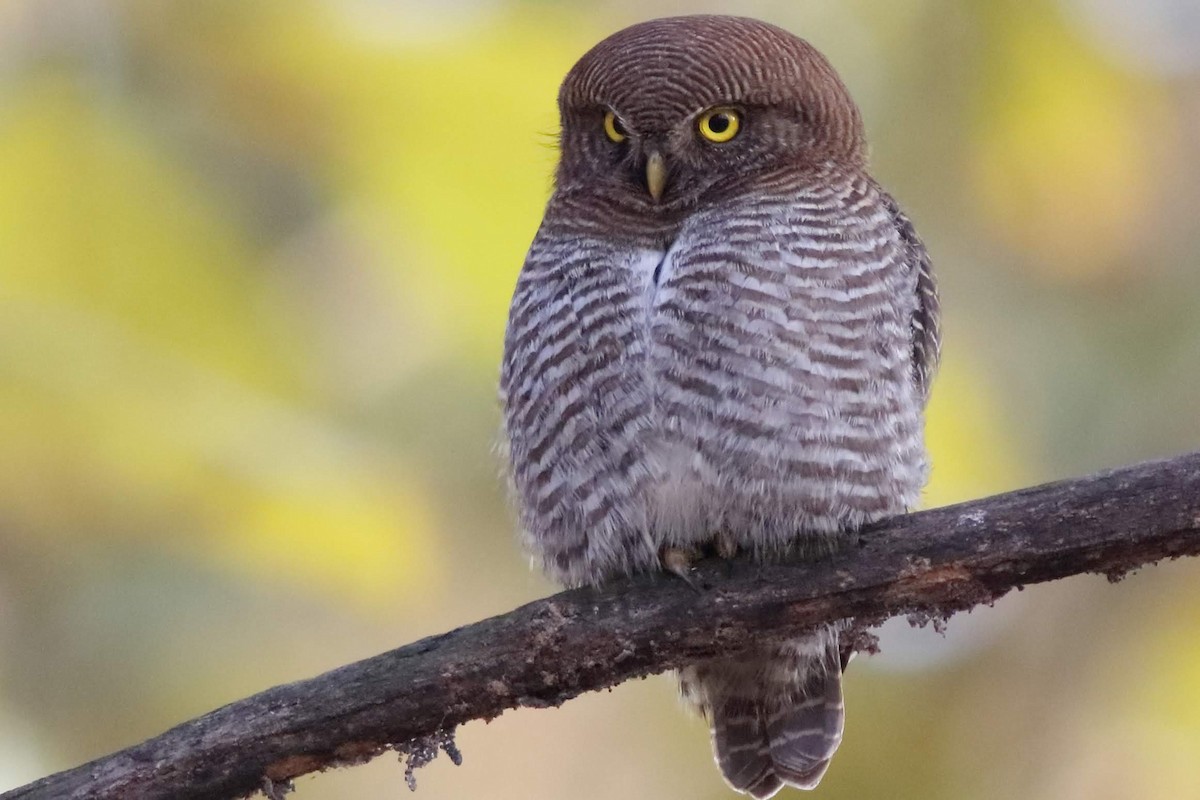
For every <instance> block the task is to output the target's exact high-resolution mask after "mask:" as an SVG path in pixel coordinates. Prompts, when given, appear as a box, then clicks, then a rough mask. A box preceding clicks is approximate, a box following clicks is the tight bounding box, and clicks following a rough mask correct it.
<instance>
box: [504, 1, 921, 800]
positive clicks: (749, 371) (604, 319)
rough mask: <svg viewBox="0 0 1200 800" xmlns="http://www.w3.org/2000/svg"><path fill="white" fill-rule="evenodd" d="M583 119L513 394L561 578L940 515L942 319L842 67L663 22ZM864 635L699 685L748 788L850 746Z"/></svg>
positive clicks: (588, 65) (779, 649)
mask: <svg viewBox="0 0 1200 800" xmlns="http://www.w3.org/2000/svg"><path fill="white" fill-rule="evenodd" d="M558 102H559V111H560V114H561V119H562V137H561V157H560V161H559V164H558V169H557V173H556V176H555V187H554V193H553V196H552V197H551V198H550V201H549V204H548V205H547V207H546V213H545V217H544V219H543V220H542V224H541V227H540V229H539V230H538V233H537V236H536V238H535V239H534V241H533V244H532V246H531V247H530V249H529V254H528V256H527V257H526V260H525V265H524V267H523V269H522V270H521V273H520V277H519V279H518V281H517V286H516V290H515V293H514V296H513V300H512V308H511V312H510V316H509V322H508V331H507V334H506V337H505V343H504V363H503V369H502V375H501V399H502V401H503V403H504V426H505V433H506V437H507V440H508V445H509V446H508V452H509V459H510V468H511V478H512V481H513V486H514V494H515V496H516V499H517V504H518V506H519V509H520V519H521V524H522V527H523V530H524V532H525V537H526V541H527V544H528V546H529V547H530V549H531V550H532V551H533V553H535V554H536V556H537V558H538V560H539V561H540V562H541V564H542V566H543V567H544V568H545V570H546V571H547V572H548V573H549V574H550V575H551V576H552V577H554V578H555V579H557V580H559V581H561V582H562V583H564V584H567V585H569V586H577V585H581V584H591V583H599V582H601V581H604V580H606V579H608V578H611V577H614V576H617V575H623V574H626V573H631V572H636V571H642V570H652V569H658V568H660V567H664V566H665V567H667V568H668V569H674V570H676V571H686V570H687V565H686V558H687V557H688V555H689V554H691V553H694V552H697V551H699V550H701V549H704V548H706V547H709V546H711V547H713V548H714V549H716V550H717V551H718V552H720V553H722V554H725V555H728V554H730V553H732V552H734V551H736V550H742V551H745V552H748V553H750V554H751V555H753V556H757V557H771V556H775V555H779V554H783V553H785V552H786V551H788V550H789V549H794V548H797V547H802V548H804V549H813V548H814V547H816V548H818V549H819V548H821V547H825V548H828V547H829V546H831V545H832V544H834V543H835V542H836V540H837V538H838V537H839V535H844V534H845V533H846V532H848V531H854V530H856V529H858V528H859V527H861V526H862V525H864V524H865V523H869V522H872V521H874V520H878V519H880V518H882V517H886V516H890V515H894V514H899V513H902V512H904V511H906V510H908V509H909V508H910V507H911V506H913V505H914V504H915V503H916V502H917V499H918V495H919V492H920V490H921V487H922V485H923V484H924V482H925V478H926V473H927V467H926V456H925V448H924V441H923V429H924V421H923V412H924V406H925V401H926V397H927V392H928V388H929V382H930V379H931V377H932V373H933V371H934V368H935V366H936V362H937V354H938V327H937V319H938V301H937V295H936V291H935V287H934V280H933V275H932V273H931V271H930V265H929V260H928V258H927V256H926V253H925V248H924V247H923V246H922V244H921V241H920V240H919V239H918V238H917V235H916V233H915V231H914V230H913V227H912V225H911V223H910V222H909V221H908V218H907V217H905V216H904V214H903V212H901V211H900V208H899V206H898V205H897V204H896V201H895V200H893V199H892V198H891V196H889V195H888V194H887V192H885V191H884V190H883V189H882V188H881V187H880V186H879V184H877V183H876V182H875V181H874V179H872V178H871V176H870V175H869V174H868V173H867V170H866V144H865V141H864V133H863V125H862V119H861V117H860V115H859V111H858V108H857V107H856V106H855V104H854V102H853V100H851V99H850V96H849V94H848V93H847V91H846V88H845V86H843V85H842V82H841V81H840V80H839V78H838V76H837V74H836V73H835V72H834V70H833V68H832V67H831V66H830V65H829V62H827V61H826V60H825V58H824V57H823V56H822V55H821V54H820V53H818V52H817V51H816V50H815V49H814V48H813V47H812V46H811V45H809V44H808V43H807V42H805V41H803V40H801V39H798V38H797V37H795V36H793V35H791V34H790V33H788V32H786V31H784V30H781V29H779V28H777V27H774V26H772V25H768V24H765V23H762V22H758V21H755V20H750V19H741V18H734V17H719V16H693V17H677V18H669V19H660V20H654V21H651V22H647V23H643V24H640V25H635V26H633V27H631V28H627V29H625V30H623V31H620V32H618V33H616V34H614V35H613V36H611V37H609V38H608V39H605V40H604V41H602V42H600V44H598V45H596V46H595V47H594V48H592V50H591V51H589V52H588V53H587V54H585V55H584V56H583V58H581V59H580V61H579V62H578V63H577V64H576V65H575V66H574V68H572V69H571V71H570V73H569V74H568V75H567V77H566V79H565V80H564V81H563V84H562V88H561V90H560V92H559V98H558ZM838 632H839V628H838V626H829V627H826V628H824V629H822V630H820V631H818V632H816V633H815V634H813V635H811V636H806V637H804V638H800V639H796V640H794V641H790V642H787V643H786V644H783V645H778V644H776V645H766V644H764V645H763V646H762V647H760V648H758V649H757V650H754V651H752V652H749V653H742V654H738V655H736V656H729V657H723V658H717V659H715V660H712V661H708V662H704V663H700V664H696V665H694V666H692V667H689V668H687V669H684V670H683V671H682V672H681V674H680V683H681V686H682V688H683V693H684V696H685V698H686V699H687V700H688V701H690V702H691V703H693V704H694V705H696V706H697V707H699V708H700V709H701V710H702V711H703V713H704V714H705V716H706V717H707V718H708V720H709V721H710V723H711V726H712V741H713V747H714V750H715V752H716V759H717V763H718V765H719V766H720V769H721V772H722V773H723V774H724V776H725V779H726V780H727V781H728V782H729V784H730V785H731V786H732V787H733V788H734V789H737V790H739V791H742V792H746V793H748V794H750V795H753V796H754V797H756V798H764V797H770V796H771V795H773V794H774V793H775V792H776V791H778V790H779V789H780V788H781V787H782V786H783V785H785V784H790V785H792V786H797V787H800V788H812V787H814V786H816V785H817V783H818V782H819V781H820V779H821V777H822V775H823V774H824V772H825V770H826V768H827V766H828V764H829V760H830V758H831V757H832V756H833V753H834V751H835V750H836V749H837V746H838V743H839V742H840V740H841V737H842V722H843V706H842V690H841V673H842V666H843V664H842V663H841V661H840V658H839V648H838Z"/></svg>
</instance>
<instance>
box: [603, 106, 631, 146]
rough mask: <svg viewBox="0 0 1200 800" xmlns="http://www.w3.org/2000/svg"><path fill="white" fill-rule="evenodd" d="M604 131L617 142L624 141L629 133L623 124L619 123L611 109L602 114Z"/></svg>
mask: <svg viewBox="0 0 1200 800" xmlns="http://www.w3.org/2000/svg"><path fill="white" fill-rule="evenodd" d="M604 132H605V133H606V134H608V138H609V139H611V140H612V141H614V142H617V143H620V142H623V141H625V138H626V137H627V136H628V135H629V134H628V133H627V132H626V130H625V126H624V125H622V124H621V120H619V119H617V115H616V114H614V113H613V112H612V111H609V112H607V113H606V114H605V115H604Z"/></svg>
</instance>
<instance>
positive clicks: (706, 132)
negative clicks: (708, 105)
mask: <svg viewBox="0 0 1200 800" xmlns="http://www.w3.org/2000/svg"><path fill="white" fill-rule="evenodd" d="M741 125H742V120H741V117H740V116H739V115H738V112H736V111H734V110H733V109H732V108H714V109H713V110H712V111H706V112H704V114H703V115H702V116H701V117H700V121H699V122H697V123H696V127H697V129H699V131H700V135H701V136H703V137H704V138H705V139H707V140H708V141H710V142H716V143H717V144H721V143H722V142H728V141H729V140H730V139H732V138H733V137H735V136H737V134H738V128H740V127H741Z"/></svg>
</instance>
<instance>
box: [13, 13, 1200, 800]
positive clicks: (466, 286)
mask: <svg viewBox="0 0 1200 800" xmlns="http://www.w3.org/2000/svg"><path fill="white" fill-rule="evenodd" d="M720 10H736V11H738V12H740V13H749V14H753V15H756V16H760V17H763V18H766V19H769V20H772V21H774V22H777V23H779V24H781V25H784V26H785V27H788V28H789V29H791V30H793V31H796V32H797V33H799V34H801V35H803V36H805V37H807V38H809V39H810V40H812V41H813V42H814V43H815V44H817V45H818V46H819V47H820V48H821V49H822V50H824V51H825V52H826V53H827V54H828V55H829V56H830V58H831V59H832V60H833V62H834V63H835V65H837V66H838V68H839V69H840V70H841V72H842V73H843V75H844V77H845V78H846V80H847V82H848V83H849V84H850V86H851V89H852V91H853V92H854V93H855V95H856V97H857V98H858V99H859V101H860V103H861V104H862V106H863V109H864V112H865V115H866V118H867V120H868V127H869V132H870V134H871V138H872V141H873V143H874V169H875V172H876V174H877V175H878V176H879V177H880V178H881V179H882V180H883V181H884V183H885V184H886V185H888V186H889V187H890V188H892V189H893V191H894V193H895V194H896V195H897V196H898V197H899V198H900V199H901V201H902V202H903V204H904V205H905V207H906V208H907V209H908V210H909V212H910V214H911V216H913V218H914V219H915V220H916V222H917V224H918V227H919V228H920V230H921V231H922V233H923V234H924V236H925V238H926V240H927V242H928V244H929V246H930V249H931V251H932V253H933V256H934V258H935V261H936V263H937V265H938V268H939V272H940V276H941V280H942V286H943V295H944V304H945V308H946V322H945V328H946V351H945V352H946V358H945V366H944V370H943V373H942V375H941V377H940V378H939V381H938V383H937V384H936V386H935V393H934V401H933V406H932V409H931V412H930V419H929V426H930V427H929V435H930V440H931V444H932V449H933V455H934V464H935V467H934V476H933V481H932V484H931V486H930V487H929V490H928V493H927V502H928V503H929V504H930V505H940V504H943V503H948V502H954V501H958V500H962V499H968V498H971V497H976V496H980V495H983V494H987V493H992V492H996V491H1002V490H1005V489H1010V488H1015V487H1017V486H1020V485H1025V484H1028V483H1033V482H1036V481H1040V480H1046V479H1050V478H1055V477H1065V476H1068V475H1072V474H1079V473H1083V472H1087V471H1090V470H1093V469H1096V468H1100V467H1103V466H1109V465H1116V464H1120V463H1125V462H1131V461H1136V460H1139V459H1142V458H1147V457H1152V456H1156V455H1166V454H1169V453H1172V452H1177V451H1181V450H1186V449H1193V448H1195V447H1196V446H1197V444H1198V443H1200V401H1198V400H1197V398H1198V397H1200V369H1198V366H1200V313H1198V312H1200V263H1198V262H1200V258H1198V256H1200V229H1198V228H1197V225H1196V221H1197V218H1198V214H1197V211H1198V210H1200V145H1198V144H1197V142H1200V59H1198V58H1196V57H1195V56H1194V55H1192V54H1194V53H1197V52H1200V12H1198V11H1197V10H1196V9H1195V8H1194V7H1193V4H1192V3H1189V2H1186V1H1184V0H1175V1H1173V0H1156V2H1154V3H1146V4H1138V3H1134V2H1129V3H1126V4H1122V3H1121V2H1119V1H1118V0H1108V2H1102V1H1101V0H1069V1H1068V0H1063V2H1059V3H1055V2H1051V1H1050V0H1028V1H1026V2H1018V1H1017V0H979V2H974V3H958V2H952V0H897V1H896V2H889V3H886V4H884V3H877V2H867V0H850V1H849V2H840V3H833V2H824V1H823V0H813V1H812V2H804V3H793V2H783V1H782V0H780V1H779V2H754V3H748V4H737V5H736V6H735V5H734V4H726V5H724V6H722V4H719V3H698V2H694V3H688V2H670V1H669V0H642V2H638V3H632V2H627V1H621V0H609V1H608V2H601V3H592V4H572V3H567V2H533V1H532V0H528V1H526V2H519V1H518V0H490V2H487V1H484V0H476V1H475V2H472V1H471V0H447V1H446V2H442V3H421V2H411V1H410V2H383V0H343V1H342V2H338V1H337V0H324V1H323V2H322V1H320V0H289V2H282V0H254V2H234V0H199V1H198V2H181V1H179V0H173V1H171V0H169V1H167V2H162V1H161V0H108V1H107V2H106V1H104V0H54V2H43V1H42V0H0V790H3V789H5V788H10V787H12V786H16V785H18V784H20V783H23V782H25V781H27V780H31V779H33V778H35V777H38V776H39V775H41V774H44V773H46V772H49V771H53V770H57V769H61V768H65V767H68V766H71V765H73V764H75V763H78V762H80V761H83V760H86V759H90V758H93V757H96V756H99V755H102V754H104V753H105V752H108V751H111V750H113V749H116V748H120V747H123V746H126V745H128V744H131V743H134V742H136V741H139V740H141V739H143V738H145V737H148V736H150V735H153V734H155V733H158V732H159V731H161V730H162V729H164V728H166V727H168V726H170V725H172V724H174V723H176V722H178V721H180V720H182V719H184V718H187V717H190V716H193V715H195V714H198V713H201V712H203V711H206V710H208V709H210V708H212V707H215V706H217V705H219V704H222V703H224V702H227V701H230V700H233V699H236V698H238V697H240V696H243V695H246V694H249V693H252V692H254V691H257V690H260V689H262V688H265V687H267V686H269V685H272V684H275V683H279V682H284V681H289V680H294V679H297V678H300V677H305V676H308V675H312V674H315V673H317V672H319V671H322V670H324V669H327V668H331V667H334V666H337V665H339V664H342V663H344V662H347V661H350V660H353V659H357V658H360V657H365V656H368V655H372V654H374V653H376V652H379V651H381V650H384V649H387V648H390V647H393V646H396V645H398V644H402V643H405V642H408V641H411V640H413V639H415V638H418V637H420V636H423V635H427V634H431V633H436V632H439V631H441V630H444V629H446V628H449V627H452V626H454V625H458V624H462V623H466V622H469V621H472V620H474V619H477V618H480V617H483V616H487V615H491V614H493V613H497V612H500V611H503V610H506V609H508V608H510V607H511V606H513V605H515V604H517V603H519V602H522V601H525V600H528V599H531V598H533V597H536V596H539V595H543V594H546V593H548V592H549V591H551V587H550V586H549V585H548V584H547V583H545V582H544V581H543V580H542V579H541V578H540V577H538V576H536V575H534V574H531V573H530V572H529V571H528V569H527V565H526V564H525V562H524V560H523V558H522V557H521V556H520V555H519V554H518V552H517V550H516V547H515V544H514V542H515V537H514V535H513V532H512V522H511V518H510V515H509V514H508V512H507V511H506V510H505V506H504V500H503V491H502V482H501V480H500V478H499V465H498V460H497V459H496V457H495V455H494V453H493V451H492V448H493V443H494V441H495V438H496V429H497V423H498V413H497V409H496V404H495V400H494V384H495V379H496V375H497V366H496V365H497V362H498V359H499V351H500V339H501V336H502V332H503V327H504V319H505V315H506V312H507V301H508V296H509V293H510V291H511V288H512V285H513V282H514V279H515V276H516V272H517V270H518V268H519V266H520V263H521V260H522V257H523V254H524V250H525V248H526V247H527V245H528V243H529V240H530V239H531V237H532V236H533V233H534V231H535V229H536V226H537V223H538V220H539V218H540V213H541V208H542V204H543V203H544V202H545V198H546V196H547V194H548V191H549V188H550V175H551V171H552V168H553V163H554V158H555V153H554V138H553V134H554V132H555V130H556V127H557V119H556V113H555V108H554V96H555V90H556V87H557V84H558V81H559V80H560V79H561V77H562V75H563V74H564V73H565V72H566V70H567V69H568V68H569V67H570V65H571V64H572V63H573V61H574V59H575V58H577V57H578V56H579V55H580V54H581V53H582V52H583V51H584V50H585V49H586V48H587V47H589V46H590V45H591V44H592V43H593V42H595V41H596V40H598V39H599V38H600V37H602V36H603V35H605V34H607V33H609V32H611V31H613V30H615V29H617V28H619V27H622V26H624V25H626V24H629V23H631V22H634V21H637V20H640V19H644V18H648V17H652V16H659V15H663V14H669V13H683V12H687V11H720ZM1197 578H1200V570H1198V568H1197V566H1196V565H1194V564H1177V565H1168V566H1164V567H1160V568H1157V569H1154V570H1150V571H1147V572H1145V573H1143V574H1141V575H1138V576H1136V577H1133V578H1130V579H1129V580H1127V581H1125V582H1124V583H1122V584H1121V585H1120V586H1117V587H1110V586H1108V585H1106V583H1105V581H1104V580H1103V579H1101V578H1077V579H1073V580H1070V581H1065V582H1062V583H1060V584H1056V585H1052V586H1047V587H1040V588H1035V589H1031V590H1029V591H1026V592H1024V593H1023V594H1019V595H1016V596H1013V597H1010V598H1006V599H1005V600H1004V601H1003V602H1001V603H999V604H998V605H997V606H996V607H995V608H994V609H991V610H987V611H983V612H977V613H975V614H972V615H969V616H964V617H962V618H958V619H955V620H954V621H953V622H952V623H951V625H950V627H949V631H948V633H947V634H946V636H945V637H944V638H942V637H939V636H937V635H936V634H934V633H932V632H930V631H912V630H910V629H908V628H907V626H906V625H904V624H903V623H899V624H893V625H890V626H889V627H888V629H887V630H886V632H885V636H884V650H883V654H882V655H881V656H879V657H876V658H873V659H869V660H868V659H862V660H859V661H856V663H855V666H854V668H853V669H852V670H851V671H850V677H849V687H848V702H849V726H848V735H847V740H846V744H845V746H844V748H843V751H842V753H841V754H840V755H839V757H838V759H837V761H836V762H835V764H834V766H833V769H832V770H831V772H830V774H829V776H828V778H827V780H826V783H825V784H824V785H823V786H822V787H821V790H820V792H819V794H820V796H823V797H827V798H831V799H832V798H851V797H853V798H862V797H872V798H874V797H879V798H884V797H886V798H909V797H911V798H925V799H926V800H931V799H936V798H947V800H949V799H950V798H954V799H958V798H981V799H982V800H991V799H992V798H997V799H999V798H1015V797H1021V798H1056V799H1057V798H1076V797H1078V798H1085V797H1086V798H1129V797H1138V798H1155V797H1164V798H1166V797H1171V798H1175V797H1188V796H1197V795H1200V772H1198V771H1197V770H1196V769H1195V767H1194V765H1195V760H1196V757H1197V753H1200V667H1198V665H1200V644H1197V642H1200V638H1198V637H1197V636H1196V635H1195V632H1196V630H1197V626H1198V625H1200V591H1198V590H1197V589H1196V586H1197ZM675 705H676V702H675V700H674V696H673V689H672V687H671V685H670V683H669V681H668V680H666V679H663V678H656V679H652V680H648V681H644V682H638V683H635V684H631V685H626V686H623V687H620V688H618V689H617V690H615V691H613V692H611V693H603V694H599V695H593V696H588V697H585V698H582V699H580V700H578V701H575V702H573V703H570V704H568V705H567V706H566V707H564V708H562V709H560V710H555V711H521V712H516V713H510V714H507V715H505V716H504V717H502V718H500V719H499V720H497V721H494V722H493V723H491V724H490V725H484V724H482V723H476V724H472V725H469V726H467V727H466V728H464V729H463V730H462V731H461V732H460V736H459V741H460V744H461V745H462V748H463V751H464V754H465V763H464V765H463V766H462V767H460V768H457V769H455V768H452V767H450V765H449V764H448V763H447V762H446V761H445V759H442V760H441V761H439V762H437V763H435V764H434V765H433V766H431V767H430V768H428V769H426V770H424V771H422V772H421V773H420V774H419V779H420V782H421V789H420V790H421V793H422V795H423V796H424V797H426V798H437V797H487V798H528V797H539V798H540V797H545V798H550V797H572V798H625V797H651V796H664V797H679V796H687V797H705V798H720V797H725V796H727V795H726V792H725V790H724V788H723V787H722V785H721V784H720V782H719V780H718V778H717V775H716V772H715V770H714V769H713V768H712V766H711V760H710V756H709V754H708V744H707V741H706V735H705V732H704V730H703V726H702V725H701V724H700V723H699V722H698V721H696V720H692V719H688V718H686V717H685V716H684V715H682V714H680V713H677V710H676V708H675ZM401 780H402V778H401V770H400V768H399V767H398V766H397V765H396V764H395V763H394V762H392V761H391V760H389V759H383V760H380V761H379V762H377V763H375V764H372V765H371V766H369V767H365V768H359V769H355V770H347V771H341V772H338V773H334V774H329V775H322V776H318V777H314V778H309V779H305V780H303V781H301V782H300V786H299V788H300V795H299V796H300V797H304V798H314V799H315V798H334V797H383V796H391V795H392V794H394V793H397V792H403V791H404V790H403V789H402V787H401Z"/></svg>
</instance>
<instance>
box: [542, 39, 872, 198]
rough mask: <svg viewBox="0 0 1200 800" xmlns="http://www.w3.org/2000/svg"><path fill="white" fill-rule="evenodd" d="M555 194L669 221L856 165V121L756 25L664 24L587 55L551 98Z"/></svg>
mask: <svg viewBox="0 0 1200 800" xmlns="http://www.w3.org/2000/svg"><path fill="white" fill-rule="evenodd" d="M558 104H559V112H560V115H561V118H562V138H561V159H560V162H559V167H558V172H557V175H556V188H557V191H558V193H559V194H560V195H583V196H587V197H591V198H603V199H605V200H607V201H608V204H609V205H615V206H619V207H623V208H626V209H629V208H631V207H633V208H637V209H638V210H639V211H640V212H642V213H645V214H647V215H650V216H654V215H660V216H661V215H670V214H672V213H678V212H679V211H680V210H682V209H687V208H691V207H695V206H697V205H700V204H703V203H705V202H711V201H717V200H722V199H726V198H728V197H730V196H731V195H734V196H736V195H737V194H738V193H741V192H747V191H752V190H756V189H757V188H761V187H762V186H763V185H764V181H765V182H767V183H768V184H769V182H770V181H771V180H772V178H773V177H776V178H777V177H788V176H794V175H796V174H797V173H798V172H805V171H812V170H819V169H823V168H828V167H830V166H834V167H837V166H840V167H845V168H851V169H854V168H859V167H861V166H862V164H863V163H864V161H865V137H864V134H863V126H862V118H861V116H860V114H859V111H858V108H857V106H856V105H855V104H854V101H853V100H852V99H851V98H850V94H849V92H847V90H846V87H845V86H844V85H843V84H842V82H841V80H840V79H839V78H838V76H837V74H836V73H835V72H834V70H833V67H832V66H831V65H830V64H829V62H828V61H827V60H826V59H825V57H824V56H822V55H821V54H820V53H819V52H817V50H816V49H815V48H813V47H812V45H810V44H808V43H807V42H805V41H804V40H803V39H800V38H798V37H796V36H793V35H792V34H790V33H788V32H787V31H785V30H783V29H781V28H777V27H775V26H774V25H768V24H767V23H765V22H760V21H758V20H753V19H746V18H742V17H725V16H687V17H669V18H666V19H657V20H652V21H650V22H645V23H642V24H639V25H634V26H633V27H630V28H626V29H624V30H622V31H619V32H617V33H615V34H613V35H612V36H610V37H608V38H607V39H605V40H603V41H602V42H600V43H599V44H597V45H596V46H595V47H593V48H592V49H591V50H590V51H588V52H587V53H586V54H585V55H584V56H583V57H582V58H581V59H580V60H579V62H578V63H577V64H576V65H575V66H574V67H573V68H572V69H571V71H570V72H569V73H568V74H567V77H566V78H565V80H564V81H563V84H562V88H561V90H560V91H559V97H558Z"/></svg>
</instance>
